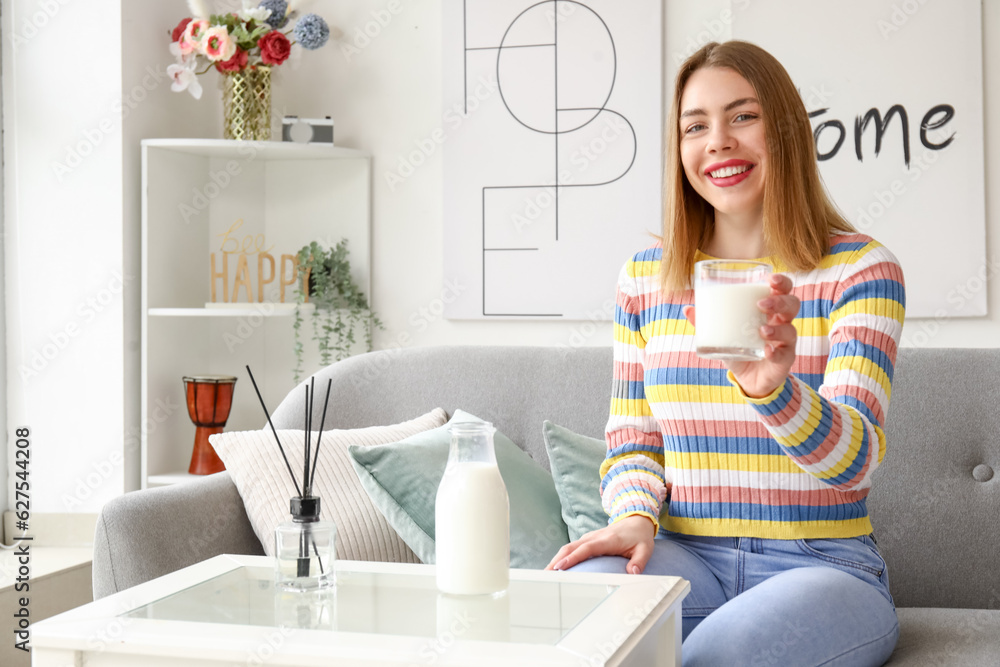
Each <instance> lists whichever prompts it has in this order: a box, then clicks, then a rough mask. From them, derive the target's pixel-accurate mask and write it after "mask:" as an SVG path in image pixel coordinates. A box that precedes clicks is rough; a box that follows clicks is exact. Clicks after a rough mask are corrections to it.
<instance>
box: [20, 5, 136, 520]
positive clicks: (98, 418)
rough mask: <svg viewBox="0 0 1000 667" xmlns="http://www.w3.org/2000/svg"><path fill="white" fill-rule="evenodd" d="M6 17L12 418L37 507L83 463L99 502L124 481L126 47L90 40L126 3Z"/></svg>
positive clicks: (50, 504)
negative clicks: (119, 104) (25, 443)
mask: <svg viewBox="0 0 1000 667" xmlns="http://www.w3.org/2000/svg"><path fill="white" fill-rule="evenodd" d="M3 14H4V16H3V21H4V35H5V37H6V38H7V39H5V43H4V54H3V70H4V71H3V85H4V99H3V102H4V129H5V141H4V144H5V145H4V158H5V159H4V179H5V188H4V195H5V200H4V206H5V211H4V213H5V215H4V226H5V231H6V235H7V237H6V241H7V242H6V244H5V246H6V247H5V260H6V270H7V276H6V296H7V303H6V315H7V318H6V319H7V352H8V356H7V369H8V373H7V396H8V405H7V407H8V413H7V417H8V421H9V423H11V424H17V425H19V426H27V427H28V428H29V429H30V430H31V436H32V437H31V440H32V448H31V496H32V498H31V507H32V511H34V512H45V511H48V512H54V511H66V508H65V507H64V505H63V503H61V502H60V496H61V495H62V493H63V492H65V491H67V490H72V489H73V488H74V487H75V486H76V485H77V483H85V482H83V480H84V479H85V477H86V475H87V474H93V475H95V477H93V478H92V481H94V486H96V487H98V488H96V489H93V490H92V491H91V492H90V493H83V494H82V495H86V496H89V497H88V498H87V499H84V500H82V502H81V503H80V504H79V505H77V506H76V507H75V508H74V509H77V510H88V511H94V509H96V508H97V507H99V506H100V503H101V502H102V501H103V500H106V499H108V498H110V497H113V496H114V495H115V494H116V493H118V492H120V490H121V488H122V487H121V469H120V467H119V468H115V467H114V466H111V467H108V466H109V465H110V464H109V461H111V460H112V458H113V457H114V456H115V453H116V452H118V455H119V456H120V452H121V439H120V432H121V424H122V401H121V396H122V389H121V378H122V377H123V370H124V369H123V363H122V354H121V350H122V333H121V321H122V312H123V311H122V300H121V286H122V281H123V278H124V276H122V273H121V269H122V261H121V258H122V255H121V239H122V225H121V210H122V181H121V173H122V164H121V149H122V138H121V125H120V122H119V117H118V116H119V114H117V113H116V112H115V110H114V109H113V107H112V102H113V100H114V97H115V94H116V92H117V91H118V89H119V86H120V79H121V73H120V71H119V70H118V68H117V67H115V65H114V64H115V63H118V62H120V61H121V44H120V42H119V40H117V39H95V37H94V36H95V35H101V34H104V33H106V32H107V26H108V25H111V26H115V25H117V24H118V21H119V18H118V17H119V3H118V2H116V1H115V0H94V1H93V2H89V3H60V2H49V3H38V2H32V1H30V0H11V1H9V2H6V3H5V4H4V7H3ZM83 54H86V57H84V55H83ZM107 63H111V66H107ZM10 449H12V448H10ZM99 470H100V472H99ZM11 504H13V503H11Z"/></svg>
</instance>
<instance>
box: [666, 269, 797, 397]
mask: <svg viewBox="0 0 1000 667" xmlns="http://www.w3.org/2000/svg"><path fill="white" fill-rule="evenodd" d="M770 282H771V296H769V297H767V298H766V299H761V300H760V301H759V302H758V303H757V307H758V308H760V310H761V312H763V313H764V314H765V315H767V324H765V325H764V326H762V327H761V328H760V332H759V333H760V337H761V338H763V339H764V358H763V359H762V360H760V361H729V362H726V367H727V368H729V370H730V371H732V373H733V375H734V376H735V377H736V381H737V382H739V383H740V387H742V388H743V393H745V394H746V395H747V396H750V397H751V398H763V397H765V396H767V395H769V394H770V393H771V392H773V391H774V390H775V389H777V388H778V387H780V386H781V385H783V384H784V383H785V379H786V378H787V377H788V374H789V373H790V372H791V370H792V364H793V363H794V362H795V342H796V340H798V333H797V332H796V331H795V327H794V326H793V325H792V320H794V319H795V317H796V316H797V315H798V314H799V306H800V305H801V303H800V302H799V298H798V297H797V296H794V295H793V294H792V281H791V279H790V278H789V277H788V276H785V275H782V274H780V273H776V274H774V275H772V276H771V278H770ZM684 317H686V318H687V320H688V322H690V323H691V325H692V326H695V308H694V306H685V307H684Z"/></svg>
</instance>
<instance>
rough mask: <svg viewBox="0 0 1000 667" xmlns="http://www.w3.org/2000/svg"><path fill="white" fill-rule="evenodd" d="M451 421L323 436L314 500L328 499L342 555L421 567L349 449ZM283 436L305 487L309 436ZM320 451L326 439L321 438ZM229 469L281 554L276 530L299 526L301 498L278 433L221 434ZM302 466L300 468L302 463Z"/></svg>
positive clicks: (327, 513) (263, 535) (254, 521)
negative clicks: (296, 504)
mask: <svg viewBox="0 0 1000 667" xmlns="http://www.w3.org/2000/svg"><path fill="white" fill-rule="evenodd" d="M446 419H447V415H446V413H445V411H444V410H441V409H440V408H438V409H436V410H432V411H431V412H428V413H427V414H425V415H423V416H420V417H417V418H416V419H411V420H410V421H407V422H403V423H400V424H393V425H391V426H372V427H369V428H360V429H353V430H330V431H324V432H323V438H322V441H321V443H322V446H321V447H320V449H319V461H318V463H317V464H316V481H315V484H314V485H313V494H314V495H317V496H319V497H320V498H321V500H322V502H321V506H320V508H321V518H322V519H324V520H328V521H333V522H334V523H335V524H336V525H337V540H336V548H337V557H338V558H343V559H347V560H367V561H392V562H402V563H416V562H419V561H418V559H417V557H416V556H415V555H414V554H413V552H412V551H410V549H409V547H407V546H406V543H405V542H404V541H403V540H402V539H401V538H400V537H399V535H397V534H396V532H395V531H394V530H393V529H392V528H391V527H390V526H389V524H388V523H386V521H385V518H384V517H383V516H382V514H381V512H379V511H378V510H377V509H376V508H375V506H374V505H372V502H371V500H369V499H368V494H367V493H365V491H364V489H362V488H361V483H360V482H359V481H358V477H357V475H356V474H355V473H354V468H353V466H352V465H351V463H350V461H349V460H348V457H347V447H348V446H356V447H360V448H364V447H370V446H373V445H378V444H383V443H387V442H394V441H397V440H400V439H402V438H406V437H408V436H411V435H414V434H416V433H420V432H422V431H426V430H428V429H432V428H434V427H437V426H441V425H442V424H444V423H445V420H446ZM278 438H279V439H280V441H281V445H282V447H284V448H285V453H286V455H287V456H288V461H289V463H290V464H291V465H292V470H294V471H295V478H296V480H298V483H299V484H300V485H301V483H302V456H303V445H304V440H305V433H304V431H298V430H279V431H278ZM312 441H313V445H312V446H313V451H315V448H316V443H317V442H318V441H319V436H318V434H317V433H313V438H312ZM209 442H211V443H212V446H213V447H215V451H216V452H218V454H219V457H220V458H221V459H222V461H223V463H225V464H226V470H228V471H229V473H230V475H231V476H232V479H233V482H235V483H236V488H237V489H238V490H239V492H240V496H241V497H242V498H243V503H244V505H245V507H246V512H247V516H248V517H249V518H250V524H251V525H252V526H253V530H254V533H255V534H256V535H257V539H259V540H260V542H261V545H262V546H263V547H264V552H265V553H266V554H267V555H269V556H273V555H274V529H275V528H276V527H277V526H278V525H279V524H281V523H284V522H285V521H289V520H291V516H290V514H289V510H288V502H289V499H290V498H292V497H293V496H295V495H296V492H295V485H294V484H293V483H292V481H291V477H290V476H289V474H288V467H287V466H286V464H285V461H284V459H283V458H282V456H281V452H280V450H279V449H278V447H277V445H276V444H275V442H274V435H273V434H272V433H271V431H270V429H267V430H261V431H242V432H241V431H234V432H230V433H219V434H217V435H213V436H211V437H210V438H209ZM296 462H297V464H296Z"/></svg>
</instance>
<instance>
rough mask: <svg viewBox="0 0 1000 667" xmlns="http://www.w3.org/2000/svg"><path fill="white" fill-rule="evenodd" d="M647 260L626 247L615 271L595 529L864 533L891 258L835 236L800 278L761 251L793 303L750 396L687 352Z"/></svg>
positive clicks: (884, 386) (892, 333) (657, 248)
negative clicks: (768, 370) (772, 380)
mask: <svg viewBox="0 0 1000 667" xmlns="http://www.w3.org/2000/svg"><path fill="white" fill-rule="evenodd" d="M661 254H662V246H661V245H660V244H656V245H654V246H652V247H650V248H648V249H646V250H644V251H642V252H639V253H637V254H636V255H635V256H634V257H633V258H632V259H631V260H629V261H628V262H627V263H626V264H625V266H624V268H623V269H622V272H621V275H620V277H619V283H618V296H617V307H616V309H615V325H614V331H615V335H614V385H613V395H612V399H611V416H610V418H609V420H608V425H607V429H606V432H605V435H606V440H607V444H608V452H607V455H606V458H605V460H604V463H603V464H602V465H601V470H600V474H601V498H602V502H603V505H604V509H605V511H606V512H607V513H608V515H609V516H610V517H611V518H610V520H609V523H613V522H614V521H617V520H618V519H621V518H623V517H626V516H629V515H633V514H640V515H644V516H647V517H649V518H650V519H651V520H652V521H653V522H654V523H656V522H658V523H659V524H660V525H661V526H663V527H664V528H666V529H668V530H671V531H674V532H679V533H687V534H693V535H713V536H733V537H760V538H768V539H800V538H831V537H853V536H856V535H865V534H868V533H870V532H872V526H871V522H870V521H869V519H868V511H867V509H866V507H865V498H866V496H867V495H868V490H869V488H870V486H871V476H872V473H873V472H874V470H875V468H876V467H877V466H878V464H879V463H880V462H881V461H882V457H883V456H884V454H885V434H884V433H883V430H882V427H883V425H884V424H885V414H886V409H887V408H888V405H889V397H890V393H891V385H892V374H893V365H894V363H895V359H896V349H897V345H898V341H899V338H900V333H901V330H902V323H903V310H904V306H905V300H904V288H903V274H902V270H901V269H900V266H899V262H898V261H897V260H896V258H895V257H894V256H893V254H892V253H891V252H889V250H888V249H886V248H885V247H883V246H882V245H880V244H879V243H877V242H876V241H874V240H873V239H871V238H870V237H868V236H865V235H862V234H842V235H838V236H834V237H831V247H830V253H829V254H828V255H827V256H826V257H824V259H823V261H822V262H821V264H820V265H819V267H817V268H816V269H814V270H812V271H808V272H796V273H789V272H787V271H786V270H783V268H782V266H781V265H780V264H779V263H777V262H775V261H774V260H773V259H772V258H764V259H763V260H762V261H767V262H769V263H771V264H772V265H774V269H775V271H776V272H781V273H785V274H786V275H788V276H789V277H790V278H791V279H792V282H793V285H794V287H793V290H792V293H793V294H794V295H795V296H797V297H799V299H800V300H801V308H800V309H799V313H798V316H797V317H796V319H795V320H794V322H793V325H794V326H795V329H796V331H797V332H798V341H797V343H796V347H795V352H796V359H795V362H794V365H793V366H792V371H791V374H790V375H789V377H788V378H787V379H786V380H785V382H784V384H783V385H782V386H780V387H779V388H778V389H776V390H775V391H774V392H773V393H772V394H771V395H769V396H766V397H764V398H759V399H754V398H750V397H748V396H747V395H746V394H744V393H743V391H742V390H741V388H740V387H739V385H738V384H737V382H736V380H735V378H733V376H732V375H731V374H730V373H728V372H727V370H726V367H725V365H724V364H723V363H722V362H721V361H716V360H710V359H702V358H700V357H698V356H697V355H696V354H695V351H694V349H695V346H694V327H692V326H691V325H690V324H689V323H688V322H687V320H686V319H685V318H684V314H683V313H682V308H683V307H684V305H688V304H693V303H694V292H693V290H687V291H684V292H674V293H670V294H667V295H664V294H663V292H662V290H660V288H659V284H660V283H659V281H660V277H659V269H660V257H661ZM703 259H712V258H711V257H709V256H707V255H704V254H702V253H700V252H699V253H698V256H697V258H696V261H700V260H703Z"/></svg>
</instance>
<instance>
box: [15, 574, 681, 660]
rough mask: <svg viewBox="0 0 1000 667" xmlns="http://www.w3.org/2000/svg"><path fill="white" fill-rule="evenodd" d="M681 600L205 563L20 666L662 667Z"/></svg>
mask: <svg viewBox="0 0 1000 667" xmlns="http://www.w3.org/2000/svg"><path fill="white" fill-rule="evenodd" d="M689 590H690V584H689V583H688V582H687V581H685V580H683V579H680V578H677V577H655V576H635V575H613V574H588V573H574V572H543V571H538V570H511V583H510V588H509V589H508V591H507V593H506V595H503V596H500V597H497V598H491V597H488V596H487V597H482V596H480V597H474V598H460V597H452V596H446V595H441V594H439V593H438V592H437V590H436V587H435V578H434V566H433V565H407V564H399V563H367V562H358V561H339V562H338V563H337V584H336V586H335V587H333V588H330V589H327V590H325V591H323V592H319V593H285V592H281V591H277V590H276V589H275V587H274V581H273V566H272V560H271V559H270V558H267V557H264V556H229V555H225V556H216V557H215V558H212V559H209V560H207V561H204V562H202V563H198V564H197V565H192V566H191V567H187V568H184V569H183V570H178V571H177V572H173V573H171V574H168V575H165V576H163V577H160V578H158V579H154V580H153V581H149V582H146V583H145V584H142V585H140V586H136V587H134V588H130V589H128V590H125V591H122V592H121V593H117V594H115V595H111V596H108V597H106V598H103V599H101V600H97V601H95V602H92V603H90V604H87V605H84V606H82V607H79V608H77V609H74V610H72V611H69V612H66V613H64V614H60V615H58V616H54V617H52V618H50V619H47V620H45V621H41V622H39V623H37V624H35V625H33V626H32V638H31V644H32V649H33V658H32V664H33V665H35V666H36V667H57V666H58V667H63V666H64V665H81V664H86V665H88V667H97V666H100V665H106V666H112V665H114V666H116V667H121V666H123V665H138V664H141V665H143V666H144V667H166V666H167V665H177V664H183V665H184V666H185V667H200V666H203V665H221V664H228V665H235V664H239V665H317V666H319V665H323V666H340V665H343V666H345V667H346V666H352V667H353V666H362V665H363V666H374V665H383V666H389V665H393V666H411V665H412V666H416V665H449V666H451V665H475V666H476V667H491V666H496V667H501V666H503V667H509V666H511V665H518V666H525V667H529V666H537V667H559V666H567V667H569V666H572V667H584V666H586V667H591V666H593V667H597V666H600V665H623V666H625V665H635V666H639V665H641V666H643V667H651V666H657V667H667V666H673V665H680V663H681V660H680V655H681V600H682V599H683V598H684V596H685V595H687V593H688V591H689ZM182 661H183V662H182Z"/></svg>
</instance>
